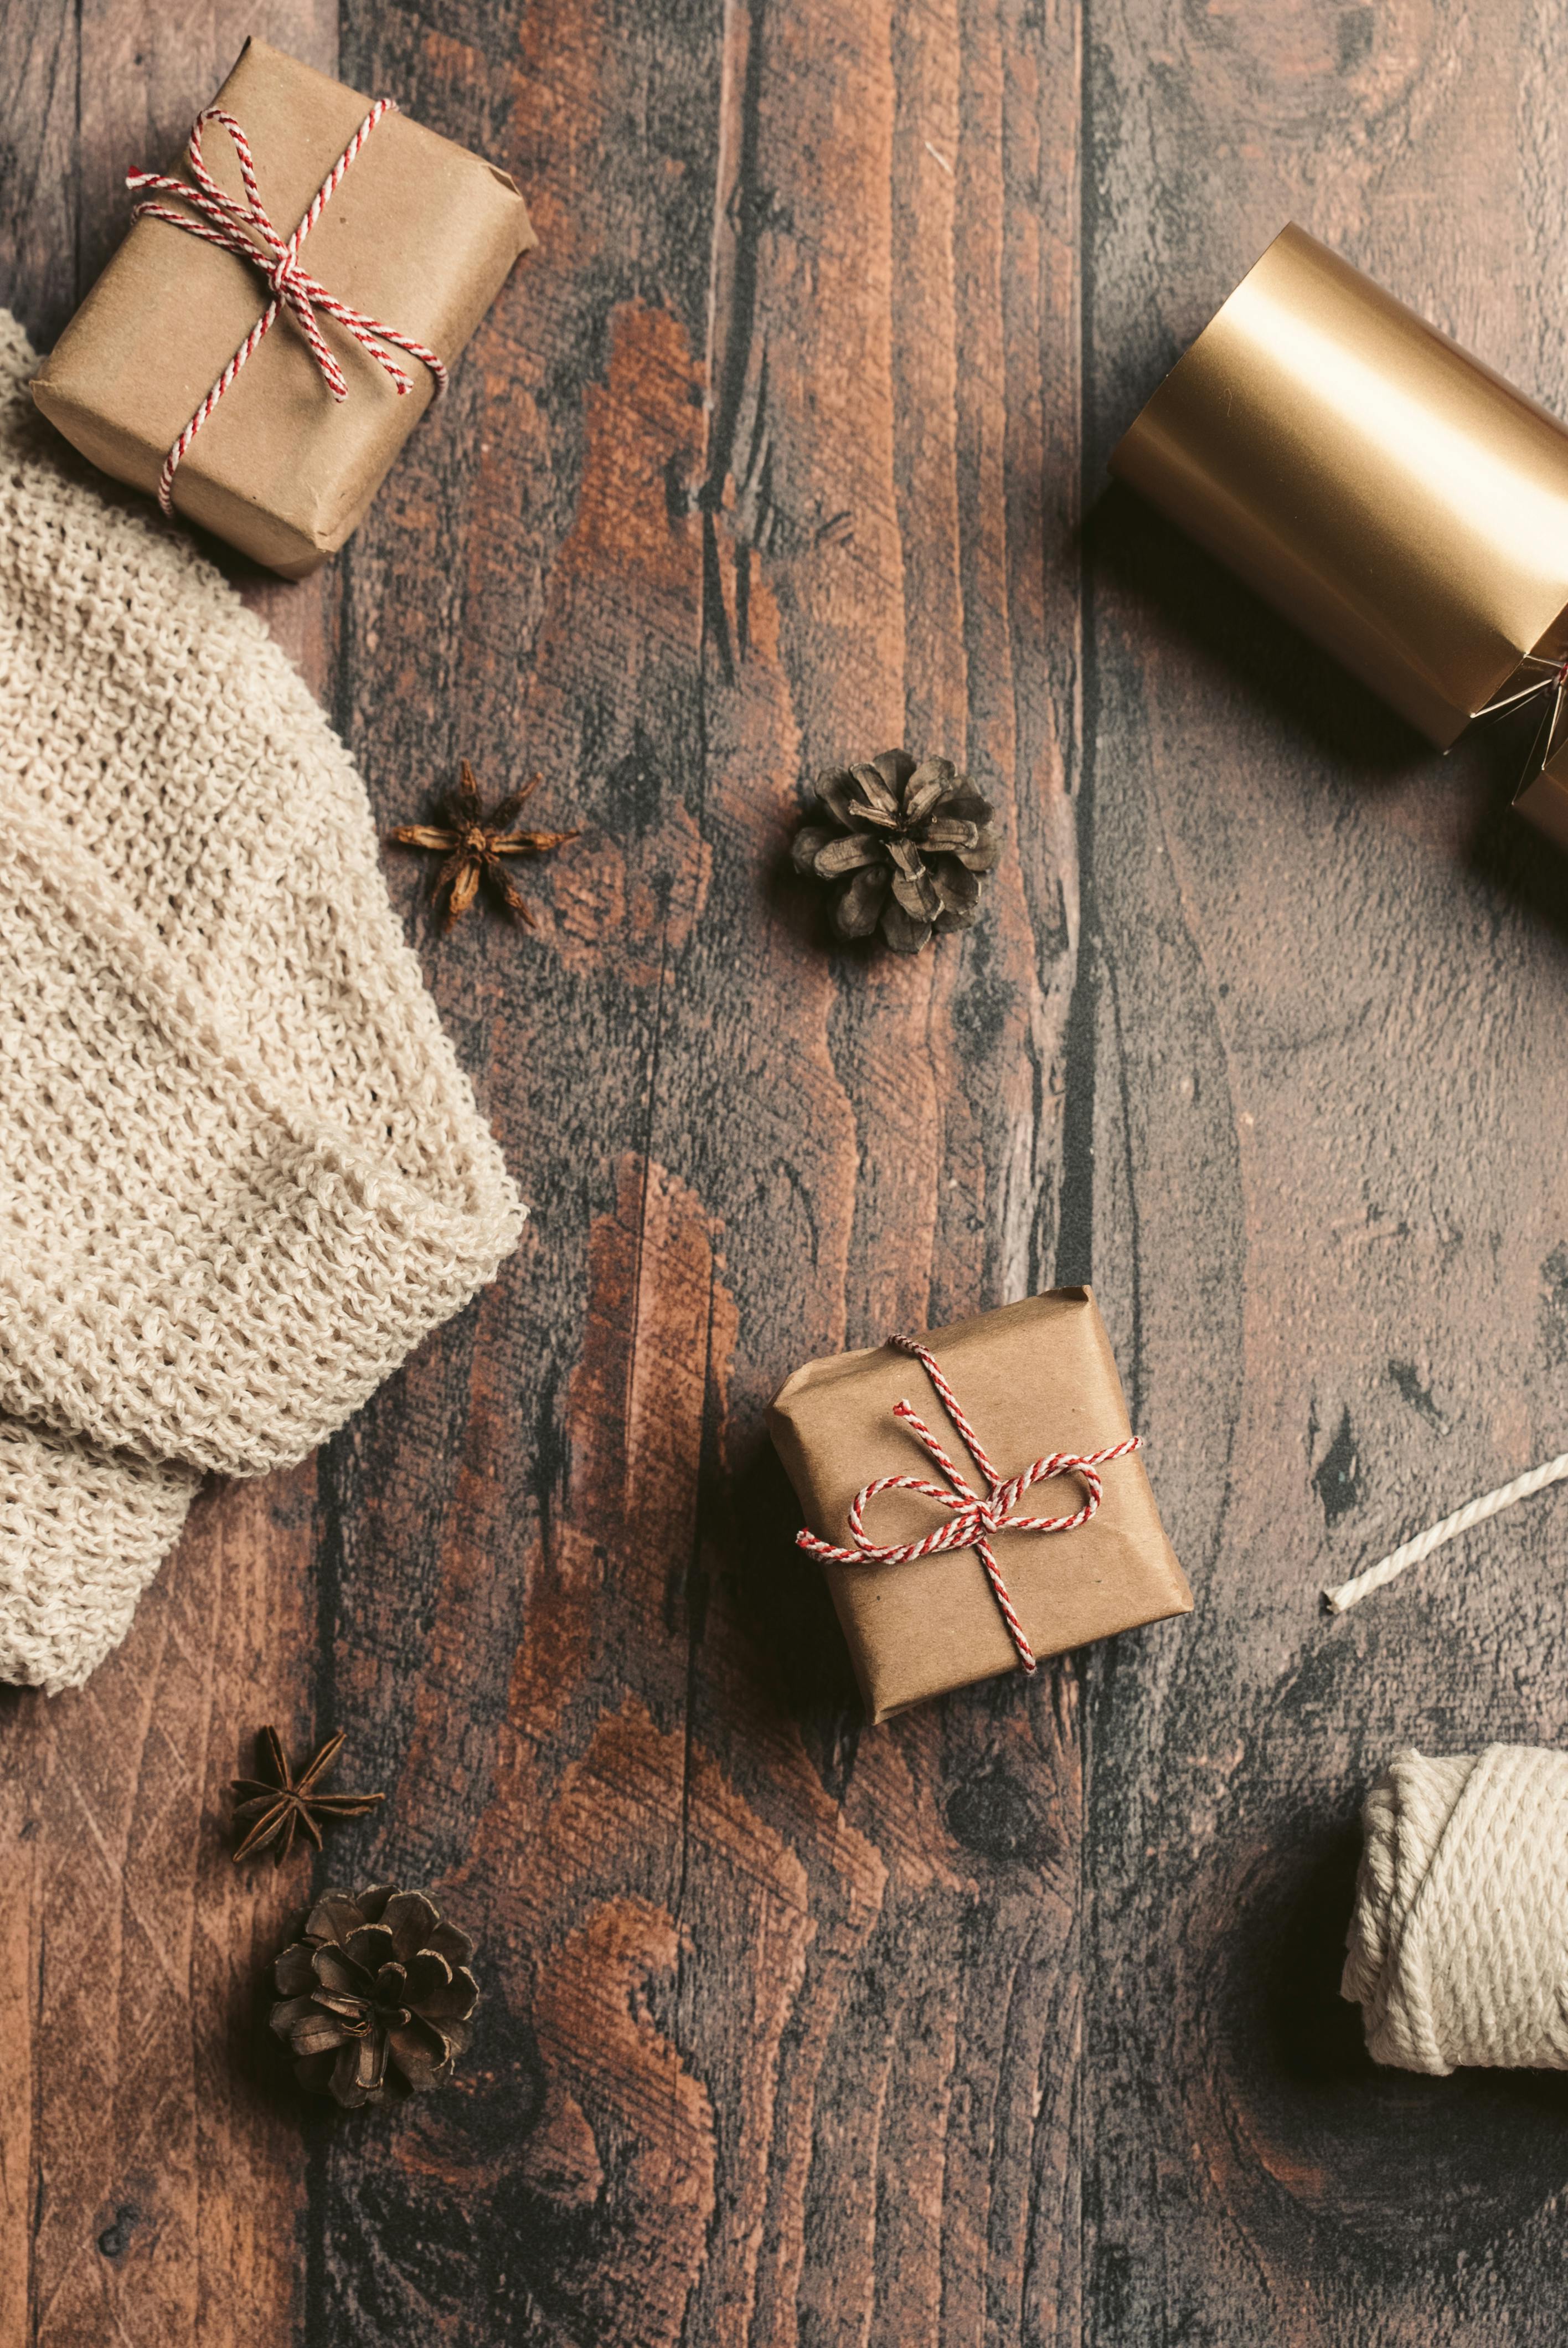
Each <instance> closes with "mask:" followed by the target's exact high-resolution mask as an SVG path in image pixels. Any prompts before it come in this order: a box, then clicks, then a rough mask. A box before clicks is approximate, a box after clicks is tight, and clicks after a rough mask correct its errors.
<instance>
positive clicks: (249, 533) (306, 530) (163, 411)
mask: <svg viewBox="0 0 1568 2348" xmlns="http://www.w3.org/2000/svg"><path fill="white" fill-rule="evenodd" d="M217 102H218V103H219V104H220V106H222V107H224V108H226V109H227V111H228V112H229V113H231V115H233V116H234V118H235V119H236V120H237V121H238V122H239V123H240V125H241V128H242V129H243V131H244V132H245V135H246V137H247V138H248V139H249V141H250V145H251V153H252V155H253V156H254V158H255V168H256V177H257V180H258V183H259V186H260V190H261V201H262V202H263V204H264V206H265V208H266V211H267V212H268V214H269V215H270V217H271V219H272V222H273V225H274V227H275V228H276V230H277V232H278V233H279V235H280V236H281V237H282V238H284V239H287V238H288V237H289V236H290V235H291V234H292V231H293V229H294V226H295V224H296V222H297V221H299V220H300V218H301V216H302V213H303V212H304V211H305V209H306V207H307V205H308V204H309V203H310V201H311V199H312V198H313V195H314V194H315V192H316V191H317V189H318V188H319V187H320V186H321V185H322V182H323V180H324V179H325V178H326V176H327V174H328V172H329V171H330V170H332V167H333V164H334V163H335V162H336V160H337V159H338V157H339V156H340V155H341V154H342V153H343V149H344V148H345V147H346V146H347V145H348V143H349V141H350V139H352V138H353V136H354V132H355V131H356V130H357V129H358V128H359V126H360V124H361V123H362V122H363V121H364V118H365V116H366V114H367V113H368V111H369V101H368V100H367V99H366V98H363V97H361V96H360V95H359V93H358V92H357V91H354V90H352V89H345V88H343V85H342V84H341V83H339V82H334V81H331V80H329V79H328V78H327V77H326V76H325V75H324V74H319V73H314V72H313V71H312V69H311V68H310V67H308V66H303V65H301V64H300V63H299V62H298V61H297V60H296V59H295V58H293V57H285V56H283V55H282V52H281V51H279V50H277V49H272V48H269V47H267V46H266V45H265V43H264V42H261V41H251V42H248V43H247V44H246V46H245V48H244V50H243V52H242V54H241V58H240V61H239V63H238V65H237V66H236V67H234V70H233V72H232V73H231V75H230V76H229V78H228V80H227V81H226V82H225V83H224V85H223V88H222V89H221V90H220V93H219V97H218V101H217ZM149 160H152V161H156V162H158V163H159V164H160V165H161V164H163V163H164V162H166V161H167V160H168V159H167V158H164V157H157V158H150V159H149ZM202 160H203V161H204V163H205V165H206V167H207V169H208V170H209V171H210V173H211V175H212V177H213V178H214V179H215V180H217V181H218V182H219V184H220V187H221V188H222V189H223V191H225V193H227V194H229V195H231V196H232V197H234V198H235V199H236V201H243V196H244V190H243V186H242V182H241V174H240V168H239V163H238V160H237V158H236V156H235V154H234V152H233V149H232V148H231V145H230V142H229V139H228V138H227V136H226V134H225V132H224V131H223V129H221V127H220V125H218V124H216V123H209V124H207V125H206V126H205V127H204V129H203V133H202ZM175 208H176V209H178V207H175ZM534 242H536V240H535V237H534V233H533V230H532V229H531V227H530V226H529V223H528V210H527V207H526V206H525V204H524V202H523V200H522V197H521V196H520V195H519V194H518V191H517V188H516V187H515V185H514V184H513V182H512V181H511V180H509V179H508V178H507V175H506V173H505V172H504V171H498V170H495V169H494V168H493V167H492V166H491V165H490V164H488V163H486V162H482V161H481V160H479V158H478V157H477V156H476V155H470V154H468V153H467V152H466V150H465V149H463V148H461V147H456V146H454V145H453V144H452V142H451V141H450V140H449V139H441V138H438V137H437V136H436V133H435V132H434V131H430V130H425V129H422V128H421V127H420V125H419V124H418V123H416V122H411V121H409V119H408V118H407V117H406V115H403V114H398V113H396V112H393V113H389V114H387V115H386V116H385V117H384V118H383V119H382V121H381V122H380V123H379V124H378V125H377V127H376V129H374V132H373V133H372V135H371V136H370V137H369V138H368V139H366V140H365V142H364V147H363V148H362V149H361V150H360V152H359V154H358V155H357V156H356V158H355V159H354V162H353V164H352V165H351V166H350V168H349V170H347V172H346V173H345V174H344V176H343V180H342V182H341V184H340V185H339V186H338V188H337V189H336V191H334V193H333V197H332V200H331V201H330V202H329V203H328V204H327V205H326V207H325V209H324V211H323V212H322V214H321V217H320V219H319V221H317V222H316V225H315V226H314V227H313V229H312V230H311V232H310V233H309V235H308V236H307V237H306V238H305V240H304V242H303V243H302V246H301V248H300V262H301V265H302V267H304V268H306V269H308V270H309V272H310V273H311V274H312V275H313V277H315V278H317V279H319V280H320V282H321V283H322V284H323V285H324V286H326V287H327V288H328V289H329V290H330V291H331V292H332V293H334V294H336V295H337V296H338V297H339V299H340V300H342V301H343V302H344V303H347V304H351V305H352V306H353V307H354V308H355V309H357V310H359V311H362V312H364V314H366V315H367V316H368V317H369V318H371V319H374V320H379V321H381V322H382V323H384V324H386V325H389V326H392V327H395V328H396V329H397V330H398V331H399V332H400V333H402V334H404V335H408V336H410V337H412V338H413V339H414V340H415V341H416V342H419V343H423V344H425V345H428V346H429V348H430V349H431V350H433V351H434V352H435V353H436V355H437V356H438V357H439V358H440V359H441V360H442V361H443V362H444V363H446V365H447V366H450V365H451V363H452V361H453V360H455V359H456V356H457V354H458V353H459V352H460V351H461V350H462V348H463V345H465V343H466V341H467V340H468V337H469V335H471V334H472V333H473V331H474V329H475V327H476V326H477V324H478V323H479V321H480V319H481V318H482V317H483V316H484V314H485V313H486V311H487V309H488V308H489V306H490V304H491V303H492V302H493V301H494V300H495V298H496V295H497V293H499V291H500V289H501V286H502V284H503V283H504V282H505V280H506V277H507V272H508V270H509V269H510V268H511V266H512V263H513V262H514V261H515V260H516V259H517V257H518V254H519V253H520V252H526V251H527V250H528V247H529V246H530V245H532V244H533V243H534ZM269 298H270V296H269V289H268V285H267V283H266V281H265V280H264V279H263V277H262V275H261V273H260V271H259V270H257V269H255V268H252V267H251V266H250V265H249V264H248V263H245V262H243V261H241V260H240V259H238V258H237V257H236V256H235V255H234V254H232V253H231V252H223V251H221V250H220V249H218V248H217V247H215V246H213V245H210V244H208V243H205V242H201V241H200V239H199V238H197V237H196V236H193V235H190V234H188V233H187V232H185V231H183V230H181V229H178V228H174V227H172V226H170V225H169V223H168V222H166V221H159V220H138V221H136V222H135V224H134V225H133V227H132V228H131V230H130V232H129V234H128V236H127V238H126V240H125V242H124V243H123V244H122V245H121V246H120V248H119V251H118V252H117V253H116V254H115V256H114V258H113V260H112V261H111V262H110V263H109V264H108V268H107V269H106V270H105V271H104V273H103V275H102V276H101V277H100V278H99V279H98V282H97V284H96V285H95V286H94V287H93V290H92V292H91V293H89V294H88V295H87V300H86V301H85V302H84V303H83V304H82V306H81V308H80V309H79V310H78V311H77V314H76V316H75V317H74V318H73V319H72V321H71V323H70V324H69V325H68V326H67V329H66V331H65V334H64V335H62V336H61V338H60V341H59V343H58V345H56V349H55V351H54V353H53V354H52V355H51V356H50V357H49V358H48V359H47V360H46V362H45V364H44V367H43V370H42V372H41V373H40V374H39V376H37V377H36V381H35V382H34V385H33V396H34V398H35V399H36V401H37V403H38V406H39V407H41V408H42V409H43V411H44V414H45V415H46V417H48V418H49V421H50V422H51V423H52V424H54V425H55V426H56V427H57V428H58V429H59V430H60V431H61V432H63V433H64V434H65V436H66V438H67V440H71V441H74V442H75V444H76V446H77V448H80V449H81V450H82V452H83V454H84V455H85V456H87V457H89V458H91V459H92V461H93V463H94V464H95V465H98V466H101V467H102V469H103V470H104V471H105V472H107V473H112V474H114V475H115V477H116V478H117V479H119V480H122V481H129V482H130V483H132V485H133V486H134V487H136V488H138V489H156V488H157V486H158V480H159V474H160V472H161V470H162V468H163V462H164V458H165V457H166V456H167V455H168V453H169V449H170V448H171V447H172V446H173V444H174V442H175V441H176V440H177V439H178V438H179V434H180V433H181V432H182V431H183V430H184V428H185V426H186V425H187V423H188V422H189V421H190V417H192V415H193V414H194V413H195V412H196V410H197V408H198V407H200V403H201V402H202V400H203V399H204V398H205V396H206V395H207V393H208V391H209V390H210V387H211V386H212V385H213V384H214V383H215V382H216V381H217V379H218V377H219V376H220V374H221V373H222V371H223V369H224V368H225V366H227V365H228V363H229V361H230V360H231V358H232V356H233V355H234V353H235V352H236V351H237V350H238V348H239V347H240V345H241V343H242V342H243V341H244V339H245V337H246V335H248V334H249V333H250V331H251V327H252V326H253V325H254V324H255V323H256V320H257V319H258V317H259V316H260V315H261V312H262V311H263V310H264V308H265V307H266V305H267V303H268V300H269ZM318 323H319V324H321V327H322V331H323V337H324V339H325V341H326V343H327V345H328V346H329V348H330V350H331V352H332V354H333V357H335V358H336V359H337V361H338V363H339V365H340V366H341V367H342V369H343V375H344V376H345V377H346V379H347V396H346V397H345V398H343V399H342V400H337V399H334V398H333V396H332V395H331V393H330V392H329V391H328V389H327V386H326V384H325V383H324V381H323V377H322V375H321V373H320V371H319V369H318V367H317V365H316V362H315V360H314V358H313V355H312V353H311V350H310V348H309V346H308V345H307V344H306V342H305V340H304V338H303V336H302V334H301V333H300V332H299V330H298V327H297V325H296V324H295V322H294V320H293V318H292V316H291V315H290V314H289V313H288V312H287V311H286V310H285V311H284V312H283V313H282V315H280V317H279V319H278V322H277V324H275V325H274V326H273V327H272V330H271V332H270V333H269V334H268V335H266V337H265V339H264V340H263V341H262V342H261V344H260V345H258V347H257V349H256V351H255V353H254V355H253V356H252V357H251V359H250V360H249V361H248V363H247V364H246V366H244V367H243V369H242V370H241V373H240V375H239V376H237V377H236V378H235V380H234V383H233V385H232V387H231V389H230V390H229V391H227V392H226V393H225V394H224V396H223V397H222V398H221V399H220V402H219V403H218V405H217V407H215V408H214V409H213V411H212V413H211V415H210V417H209V419H208V420H207V421H206V422H205V423H204V424H203V426H202V427H201V429H200V432H199V433H198V435H197V437H196V438H195V440H194V441H193V442H192V444H191V446H190V451H189V453H188V454H187V455H186V456H185V458H184V459H183V460H182V462H181V463H180V465H179V469H178V471H177V472H176V474H175V476H174V489H173V494H174V502H175V507H176V510H178V511H179V513H181V514H186V515H189V516H190V520H193V521H197V522H200V523H201V524H202V526H203V527H204V528H205V529H208V530H212V531H214V532H215V533H216V534H217V536H219V537H220V538H223V539H226V540H228V541H229V543H230V544H231V545H232V546H237V547H239V548H240V549H241V551H243V552H244V553H246V554H250V555H251V556H253V557H254V558H255V560H256V561H258V562H263V563H265V564H267V566H268V567H269V568H270V569H271V570H273V571H278V572H282V575H283V576H284V577H285V578H286V579H300V578H303V577H304V576H305V574H306V573H307V572H312V571H314V570H315V569H316V568H317V567H318V566H319V565H320V564H321V563H322V562H323V561H325V559H326V558H327V556H328V555H329V554H332V553H334V552H335V551H336V550H337V549H338V548H339V547H340V546H341V545H342V544H343V541H344V540H345V539H346V538H347V537H348V536H349V535H350V533H351V532H352V531H353V530H354V528H355V526H356V525H357V523H358V522H359V520H360V519H361V517H362V516H363V514H364V510H365V508H366V507H367V506H368V505H369V503H370V501H371V499H372V498H373V497H374V494H375V492H376V490H377V489H379V488H380V486H381V483H382V480H383V479H384V476H385V474H386V472H387V469H388V468H389V467H390V465H391V464H392V461H393V459H394V458H395V456H396V454H397V452H398V450H399V448H401V447H402V446H403V443H404V441H405V439H406V438H407V437H408V435H409V433H410V432H411V431H412V430H413V428H414V427H415V424H416V423H417V422H418V420H419V418H420V417H421V416H422V415H423V414H424V412H425V408H427V407H429V405H430V401H431V399H432V397H433V396H434V388H435V386H434V378H433V377H432V376H431V375H430V373H429V371H428V369H427V368H425V366H421V365H420V364H419V363H418V362H417V361H415V360H408V361H406V362H402V361H401V355H400V354H398V353H396V352H393V353H392V354H391V355H392V356H393V357H395V358H398V359H399V360H400V363H403V364H404V365H405V372H406V373H407V374H408V376H410V378H411V384H412V388H411V389H410V390H409V392H408V393H407V394H406V395H403V396H400V395H399V394H398V392H397V390H396V389H395V386H394V384H393V382H392V381H391V379H390V378H389V376H387V375H386V374H385V373H384V370H383V368H382V367H381V366H378V364H377V363H376V361H375V360H374V358H373V357H372V356H370V355H369V354H368V353H367V352H366V351H364V350H363V349H362V348H361V347H360V345H358V343H356V342H355V341H354V337H353V336H352V335H350V334H349V333H347V332H346V331H345V330H344V329H343V327H342V326H340V325H339V324H337V323H336V322H335V321H334V320H333V319H332V318H330V317H326V318H323V317H321V316H320V314H318Z"/></svg>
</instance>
